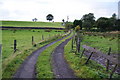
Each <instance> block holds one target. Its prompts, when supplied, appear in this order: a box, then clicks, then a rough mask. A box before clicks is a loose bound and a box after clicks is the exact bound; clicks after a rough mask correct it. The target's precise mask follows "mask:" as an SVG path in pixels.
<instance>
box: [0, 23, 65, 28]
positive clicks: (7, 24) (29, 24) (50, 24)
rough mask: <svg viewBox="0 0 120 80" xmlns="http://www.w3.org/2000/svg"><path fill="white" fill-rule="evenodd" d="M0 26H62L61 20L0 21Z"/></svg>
mask: <svg viewBox="0 0 120 80" xmlns="http://www.w3.org/2000/svg"><path fill="white" fill-rule="evenodd" d="M1 22H2V24H0V26H12V27H55V28H64V26H62V25H61V22H32V21H0V23H1Z"/></svg>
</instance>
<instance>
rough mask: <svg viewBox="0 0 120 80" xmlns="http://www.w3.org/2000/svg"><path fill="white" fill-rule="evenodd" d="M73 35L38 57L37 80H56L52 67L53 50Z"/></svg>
mask: <svg viewBox="0 0 120 80" xmlns="http://www.w3.org/2000/svg"><path fill="white" fill-rule="evenodd" d="M72 35H73V34H71V35H70V36H68V37H67V38H65V39H63V40H61V41H58V42H57V43H55V44H53V45H51V46H50V47H48V48H47V49H45V50H44V51H43V52H42V53H41V54H40V56H39V57H38V61H37V64H36V71H37V78H54V75H53V72H52V66H51V54H52V52H53V50H54V49H55V48H56V47H57V46H58V45H59V44H60V43H61V42H63V41H64V40H66V39H68V38H70V37H71V36H72Z"/></svg>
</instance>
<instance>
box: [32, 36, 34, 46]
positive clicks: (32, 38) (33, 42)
mask: <svg viewBox="0 0 120 80" xmlns="http://www.w3.org/2000/svg"><path fill="white" fill-rule="evenodd" d="M32 45H34V37H33V36H32Z"/></svg>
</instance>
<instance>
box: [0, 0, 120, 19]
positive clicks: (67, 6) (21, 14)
mask: <svg viewBox="0 0 120 80" xmlns="http://www.w3.org/2000/svg"><path fill="white" fill-rule="evenodd" d="M117 2H118V0H82V1H81V0H1V1H0V11H1V13H0V19H3V18H1V17H3V16H4V20H10V19H16V20H31V19H32V18H35V17H36V18H38V20H40V21H46V15H47V14H49V13H51V14H53V16H54V21H61V20H62V19H66V17H67V16H69V18H70V21H73V20H74V19H80V18H81V17H82V16H83V15H84V14H88V13H94V14H95V17H96V18H99V17H100V16H106V17H110V16H111V15H112V13H117Z"/></svg>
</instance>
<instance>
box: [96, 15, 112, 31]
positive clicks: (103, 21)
mask: <svg viewBox="0 0 120 80" xmlns="http://www.w3.org/2000/svg"><path fill="white" fill-rule="evenodd" d="M96 25H97V28H98V29H100V30H101V31H105V30H108V29H109V26H110V25H111V23H110V20H109V18H106V17H100V18H99V19H98V20H97V21H96Z"/></svg>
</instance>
